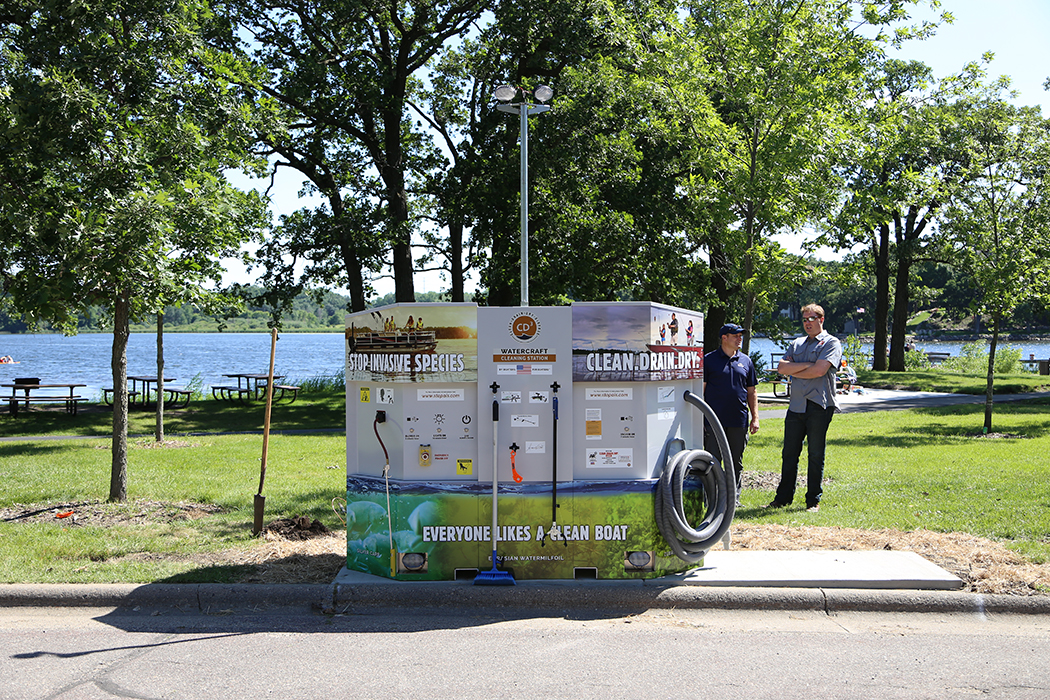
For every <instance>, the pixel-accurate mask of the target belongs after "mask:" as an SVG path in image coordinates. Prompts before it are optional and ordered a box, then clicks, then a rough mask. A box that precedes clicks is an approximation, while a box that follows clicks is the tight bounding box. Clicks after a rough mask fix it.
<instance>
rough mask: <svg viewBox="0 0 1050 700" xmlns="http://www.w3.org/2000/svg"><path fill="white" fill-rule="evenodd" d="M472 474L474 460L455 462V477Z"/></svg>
mask: <svg viewBox="0 0 1050 700" xmlns="http://www.w3.org/2000/svg"><path fill="white" fill-rule="evenodd" d="M473 473H474V460H472V459H457V460H456V475H457V476H470V475H471V474H473Z"/></svg>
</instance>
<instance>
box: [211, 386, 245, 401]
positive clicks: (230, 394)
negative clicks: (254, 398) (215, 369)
mask: <svg viewBox="0 0 1050 700" xmlns="http://www.w3.org/2000/svg"><path fill="white" fill-rule="evenodd" d="M252 393H253V390H252V389H249V388H247V387H241V386H231V385H225V386H213V387H212V388H211V395H212V397H213V398H215V399H220V400H222V401H244V400H245V399H247V398H251V395H252Z"/></svg>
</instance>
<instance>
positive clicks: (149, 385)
mask: <svg viewBox="0 0 1050 700" xmlns="http://www.w3.org/2000/svg"><path fill="white" fill-rule="evenodd" d="M175 380H176V377H165V378H164V383H165V384H167V383H168V382H173V381H175ZM128 381H129V382H130V383H131V388H130V389H129V390H128V406H129V407H134V406H135V405H136V402H137V404H138V407H139V408H146V407H147V406H149V403H150V394H152V393H156V391H157V390H156V388H155V387H153V385H154V384H156V383H157V376H156V375H153V376H139V375H135V376H129V377H128ZM140 385H141V389H140ZM112 393H113V389H109V388H106V389H103V390H102V400H103V401H104V402H106V404H107V405H111V404H112V400H111V399H110V394H112ZM164 393H166V394H167V395H168V397H169V398H171V399H175V398H176V397H178V398H177V400H178V401H180V402H183V403H182V404H181V405H185V404H186V403H189V395H190V392H189V391H186V390H185V389H169V388H168V387H167V386H165V387H164ZM175 407H178V406H175Z"/></svg>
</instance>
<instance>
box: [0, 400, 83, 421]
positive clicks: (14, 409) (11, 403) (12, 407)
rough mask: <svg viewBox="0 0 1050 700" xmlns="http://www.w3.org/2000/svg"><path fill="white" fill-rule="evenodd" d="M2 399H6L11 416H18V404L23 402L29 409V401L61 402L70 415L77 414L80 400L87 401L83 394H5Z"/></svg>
mask: <svg viewBox="0 0 1050 700" xmlns="http://www.w3.org/2000/svg"><path fill="white" fill-rule="evenodd" d="M4 400H5V401H7V405H8V410H9V411H10V412H11V415H12V416H15V417H18V404H20V403H24V404H25V408H26V409H27V410H28V409H29V404H31V403H34V404H36V403H62V404H65V405H66V413H68V414H70V415H73V416H75V415H77V407H78V406H79V405H80V402H82V401H87V399H86V398H84V397H83V396H75V395H74V396H5V397H4Z"/></svg>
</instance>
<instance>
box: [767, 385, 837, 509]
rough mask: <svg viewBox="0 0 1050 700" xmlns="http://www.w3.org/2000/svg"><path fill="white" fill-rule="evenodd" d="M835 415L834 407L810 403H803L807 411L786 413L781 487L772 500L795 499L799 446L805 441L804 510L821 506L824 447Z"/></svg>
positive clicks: (778, 501) (783, 503)
mask: <svg viewBox="0 0 1050 700" xmlns="http://www.w3.org/2000/svg"><path fill="white" fill-rule="evenodd" d="M834 415H835V407H834V406H829V407H828V408H821V407H820V405H819V404H815V403H813V402H812V401H808V402H806V412H805V413H796V412H794V411H788V412H787V417H786V418H785V419H784V449H783V452H782V453H781V459H782V462H781V465H780V486H778V487H777V495H776V498H775V499H774V501H775V502H776V503H779V504H781V505H787V504H789V503H791V502H792V501H793V500H794V499H795V482H796V481H797V480H798V460H799V457H801V456H802V443H803V441H805V442H807V443H808V445H809V447H808V457H809V470H808V472H807V484H808V488H807V491H806V507H807V508H809V507H811V506H815V505H817V504H818V503H820V497H821V495H822V494H823V489H822V487H821V485H820V482H821V481H822V480H823V479H824V448H825V444H826V441H827V435H828V426H830V425H831V418H832V416H834Z"/></svg>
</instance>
